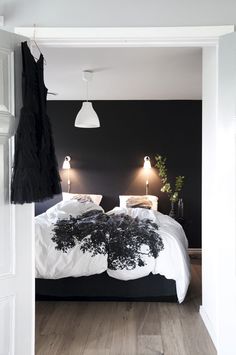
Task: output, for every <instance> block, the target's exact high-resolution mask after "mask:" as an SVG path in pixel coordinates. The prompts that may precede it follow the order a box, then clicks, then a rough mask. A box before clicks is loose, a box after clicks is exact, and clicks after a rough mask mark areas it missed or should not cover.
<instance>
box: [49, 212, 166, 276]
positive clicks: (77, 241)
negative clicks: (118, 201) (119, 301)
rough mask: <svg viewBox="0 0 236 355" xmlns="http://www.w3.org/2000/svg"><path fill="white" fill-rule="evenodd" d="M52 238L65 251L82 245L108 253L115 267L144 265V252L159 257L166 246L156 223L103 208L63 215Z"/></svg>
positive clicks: (93, 254)
mask: <svg viewBox="0 0 236 355" xmlns="http://www.w3.org/2000/svg"><path fill="white" fill-rule="evenodd" d="M52 241H53V242H55V243H56V249H57V250H61V251H63V252H64V253H67V252H68V250H69V249H71V248H74V247H75V246H78V247H79V248H80V249H81V250H82V251H83V253H85V252H90V253H91V257H94V256H95V255H97V254H103V255H106V254H107V256H108V268H109V269H111V270H118V269H127V270H131V269H135V267H136V266H137V265H138V266H144V265H146V261H145V259H144V256H150V257H154V258H157V257H158V255H159V252H160V250H162V249H163V248H164V245H163V242H162V239H161V237H160V236H159V234H158V225H157V224H156V223H153V222H152V221H150V220H149V219H143V220H140V219H139V218H138V217H136V218H133V217H131V216H128V215H127V214H124V213H122V214H118V215H116V214H111V215H110V216H108V215H106V214H105V213H104V212H103V211H99V210H92V211H89V212H85V213H83V214H82V215H81V216H77V217H72V216H69V218H68V219H59V220H58V221H57V222H56V223H55V226H54V228H53V237H52Z"/></svg>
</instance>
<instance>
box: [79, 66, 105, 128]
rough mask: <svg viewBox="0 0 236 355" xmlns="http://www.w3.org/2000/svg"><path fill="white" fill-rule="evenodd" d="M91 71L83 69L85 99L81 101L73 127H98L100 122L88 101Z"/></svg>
mask: <svg viewBox="0 0 236 355" xmlns="http://www.w3.org/2000/svg"><path fill="white" fill-rule="evenodd" d="M92 76H93V72H91V71H88V70H86V71H83V80H84V81H85V82H86V87H87V101H85V102H83V104H82V107H81V109H80V111H79V112H78V114H77V116H76V119H75V127H79V128H98V127H100V122H99V118H98V115H97V114H96V112H95V110H94V108H93V105H92V102H90V101H88V83H89V81H91V80H92Z"/></svg>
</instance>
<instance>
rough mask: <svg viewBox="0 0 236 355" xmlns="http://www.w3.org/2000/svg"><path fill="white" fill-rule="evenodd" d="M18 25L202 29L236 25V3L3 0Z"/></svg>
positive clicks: (0, 8)
mask: <svg viewBox="0 0 236 355" xmlns="http://www.w3.org/2000/svg"><path fill="white" fill-rule="evenodd" d="M0 14H1V15H4V16H5V24H6V26H7V28H8V29H10V28H14V27H15V26H32V24H34V23H35V24H36V25H37V26H89V27H90V26H91V27H96V26H108V27H109V26H132V27H134V26H200V25H226V24H236V1H235V0H86V1H84V0H69V1H68V0H40V1H38V0H0Z"/></svg>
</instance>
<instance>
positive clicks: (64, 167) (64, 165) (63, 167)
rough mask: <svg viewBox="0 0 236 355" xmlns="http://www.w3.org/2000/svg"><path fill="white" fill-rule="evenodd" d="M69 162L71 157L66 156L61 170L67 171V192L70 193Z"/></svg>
mask: <svg viewBox="0 0 236 355" xmlns="http://www.w3.org/2000/svg"><path fill="white" fill-rule="evenodd" d="M70 161H71V157H69V155H67V156H66V157H65V160H64V162H63V165H62V169H65V170H67V186H68V187H67V192H70Z"/></svg>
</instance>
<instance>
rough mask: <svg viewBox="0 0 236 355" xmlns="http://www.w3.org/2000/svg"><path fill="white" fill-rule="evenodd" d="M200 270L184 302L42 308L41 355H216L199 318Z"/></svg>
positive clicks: (72, 304)
mask: <svg viewBox="0 0 236 355" xmlns="http://www.w3.org/2000/svg"><path fill="white" fill-rule="evenodd" d="M200 304H201V265H200V261H199V260H195V259H194V260H192V282H191V285H190V288H189V292H188V295H187V298H186V300H185V302H184V303H183V304H181V305H179V304H175V303H156V302H136V303H135V302H92V303H90V302H37V305H36V355H154V354H155V355H162V354H164V355H216V350H215V348H214V346H213V344H212V341H211V339H210V337H209V335H208V333H207V331H206V328H205V326H204V324H203V322H202V320H201V318H200V315H199V305H200Z"/></svg>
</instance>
